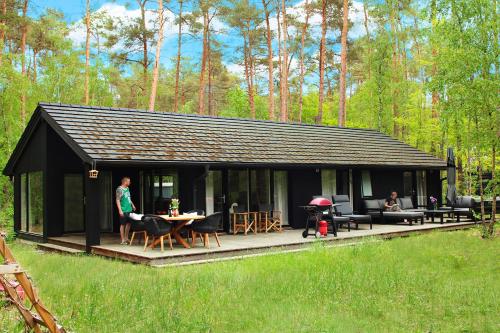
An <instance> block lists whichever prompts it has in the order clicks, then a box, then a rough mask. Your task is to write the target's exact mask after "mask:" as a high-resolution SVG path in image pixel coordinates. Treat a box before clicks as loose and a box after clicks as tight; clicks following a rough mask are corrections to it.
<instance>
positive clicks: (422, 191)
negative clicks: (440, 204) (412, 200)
mask: <svg viewBox="0 0 500 333" xmlns="http://www.w3.org/2000/svg"><path fill="white" fill-rule="evenodd" d="M417 205H418V206H421V207H426V206H427V178H426V175H425V170H418V171H417Z"/></svg>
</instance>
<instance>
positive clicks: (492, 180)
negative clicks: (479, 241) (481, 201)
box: [488, 144, 497, 237]
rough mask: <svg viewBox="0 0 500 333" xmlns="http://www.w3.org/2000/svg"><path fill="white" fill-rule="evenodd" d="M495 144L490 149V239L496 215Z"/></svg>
mask: <svg viewBox="0 0 500 333" xmlns="http://www.w3.org/2000/svg"><path fill="white" fill-rule="evenodd" d="M496 158H497V157H496V144H493V147H492V148H491V183H492V184H493V185H492V191H491V192H492V194H493V195H492V202H491V221H490V225H489V226H488V235H489V236H490V237H492V236H493V233H494V231H495V223H496V215H497V200H496V198H497V184H496V183H495V180H496V177H495V173H496V169H495V168H496Z"/></svg>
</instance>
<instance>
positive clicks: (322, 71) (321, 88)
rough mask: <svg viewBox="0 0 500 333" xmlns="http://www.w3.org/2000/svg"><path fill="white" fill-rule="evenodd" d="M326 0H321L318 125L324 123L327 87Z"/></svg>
mask: <svg viewBox="0 0 500 333" xmlns="http://www.w3.org/2000/svg"><path fill="white" fill-rule="evenodd" d="M325 48H326V0H321V42H320V44H319V92H318V94H319V102H318V115H317V116H316V124H321V123H322V122H323V101H324V98H325V97H324V94H325V92H324V90H325V89H324V85H325V60H326V50H325Z"/></svg>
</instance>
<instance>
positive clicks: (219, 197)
mask: <svg viewBox="0 0 500 333" xmlns="http://www.w3.org/2000/svg"><path fill="white" fill-rule="evenodd" d="M205 207H206V215H207V216H208V215H211V214H213V213H216V212H222V211H223V210H224V193H223V189H222V171H220V170H210V171H209V172H208V174H207V177H206V178H205Z"/></svg>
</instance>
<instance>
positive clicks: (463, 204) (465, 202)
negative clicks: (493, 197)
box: [453, 196, 476, 208]
mask: <svg viewBox="0 0 500 333" xmlns="http://www.w3.org/2000/svg"><path fill="white" fill-rule="evenodd" d="M475 206H476V200H475V199H474V198H473V197H471V196H460V197H457V200H456V201H455V204H454V205H453V208H474V207H475Z"/></svg>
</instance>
